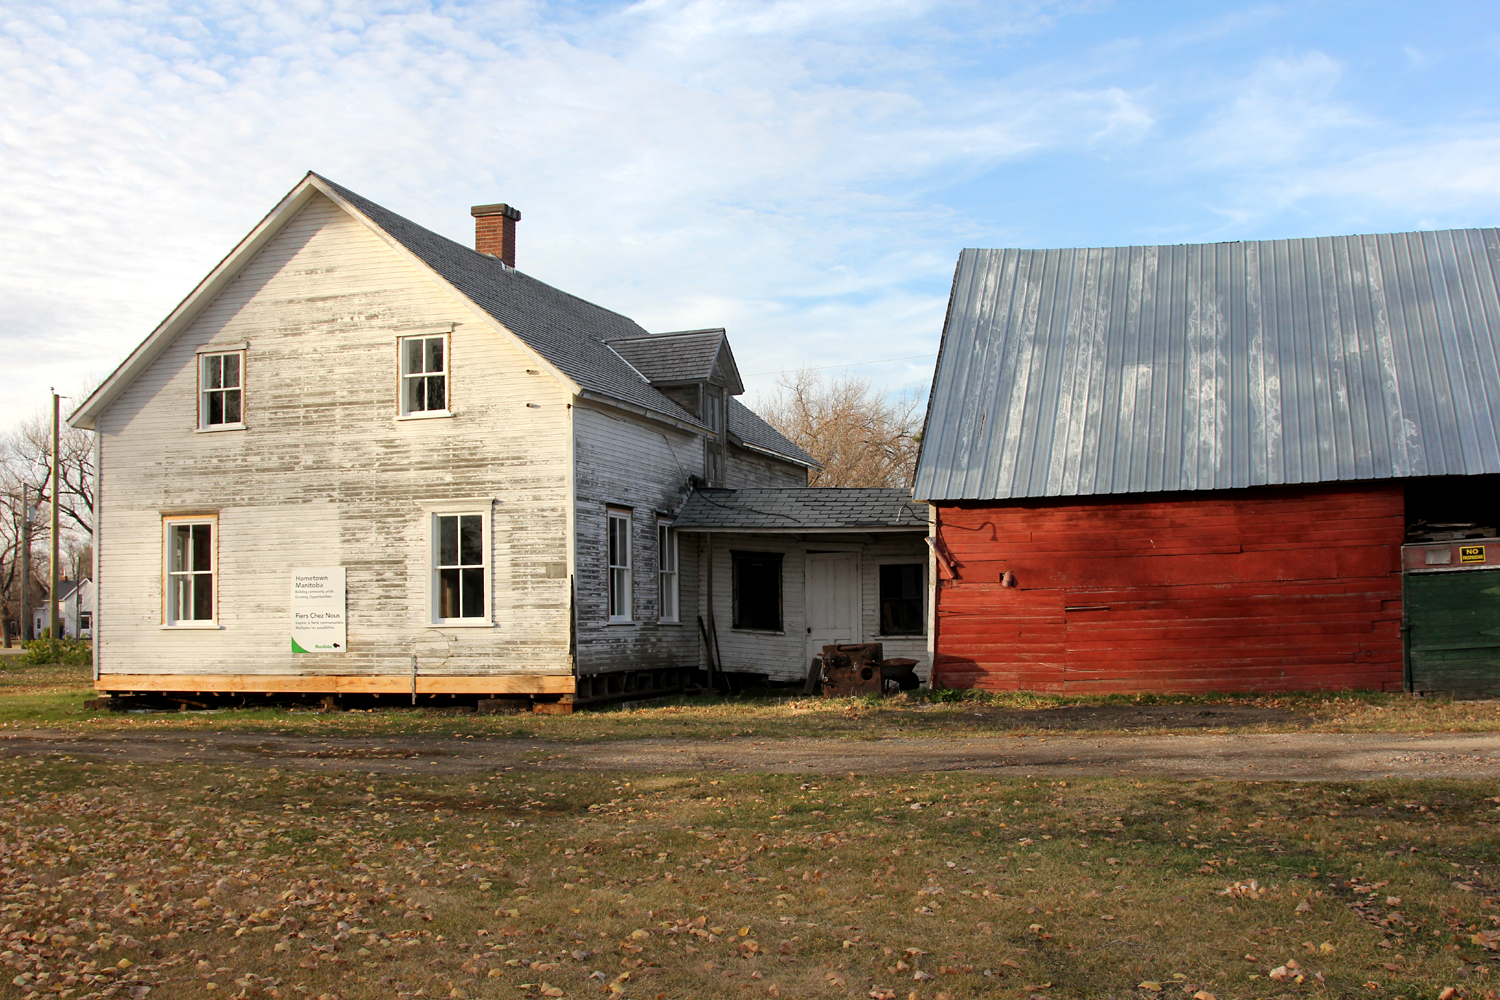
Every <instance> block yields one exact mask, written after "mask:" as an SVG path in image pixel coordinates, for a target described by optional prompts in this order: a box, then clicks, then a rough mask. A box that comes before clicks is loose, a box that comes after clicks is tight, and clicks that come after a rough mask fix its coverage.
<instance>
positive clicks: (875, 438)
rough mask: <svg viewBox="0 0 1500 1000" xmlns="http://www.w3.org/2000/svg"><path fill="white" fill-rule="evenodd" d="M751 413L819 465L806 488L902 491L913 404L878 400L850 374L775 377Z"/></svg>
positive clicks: (917, 405) (915, 436) (917, 419)
mask: <svg viewBox="0 0 1500 1000" xmlns="http://www.w3.org/2000/svg"><path fill="white" fill-rule="evenodd" d="M756 409H757V412H759V413H760V415H761V416H762V417H764V418H765V420H766V422H767V423H769V424H770V425H771V426H772V427H775V428H776V429H777V430H778V431H780V432H781V433H782V434H784V435H786V437H787V438H788V439H789V440H790V441H791V442H792V443H793V444H796V445H798V446H799V447H801V448H802V449H803V450H804V451H806V452H807V453H808V454H810V455H812V457H813V458H816V459H817V460H818V462H819V463H821V464H822V466H823V468H822V469H815V470H813V472H812V474H811V475H810V476H809V480H808V485H810V486H896V487H905V486H910V485H911V482H912V476H913V474H914V473H915V471H916V467H917V451H918V448H919V446H920V444H921V440H920V439H921V429H922V410H921V399H920V397H919V396H917V395H916V394H915V393H901V394H899V395H896V396H889V395H885V394H882V393H880V392H878V391H877V390H875V389H874V387H872V386H871V385H870V381H869V380H868V379H865V378H861V377H859V376H857V375H842V376H839V377H836V378H825V377H823V376H822V375H819V374H818V373H817V372H813V371H809V370H807V369H803V370H801V371H799V372H796V373H795V374H790V375H783V376H782V377H781V378H780V379H779V380H778V382H777V387H776V391H775V392H774V393H772V394H771V396H770V397H769V398H767V399H761V400H758V401H757V407H756Z"/></svg>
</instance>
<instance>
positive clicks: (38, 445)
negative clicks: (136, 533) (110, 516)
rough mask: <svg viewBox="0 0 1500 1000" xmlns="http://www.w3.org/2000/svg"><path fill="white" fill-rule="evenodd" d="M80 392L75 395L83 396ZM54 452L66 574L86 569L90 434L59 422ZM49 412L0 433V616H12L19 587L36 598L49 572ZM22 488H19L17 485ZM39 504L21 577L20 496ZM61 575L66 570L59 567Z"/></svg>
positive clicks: (89, 536) (91, 474)
mask: <svg viewBox="0 0 1500 1000" xmlns="http://www.w3.org/2000/svg"><path fill="white" fill-rule="evenodd" d="M87 395H88V394H87V393H84V394H83V395H81V396H80V397H79V398H84V397H86V396H87ZM58 455H59V458H60V460H61V461H60V464H59V468H58V497H57V513H58V518H59V522H60V523H59V527H60V531H59V534H60V537H59V539H58V543H59V549H60V556H61V561H62V566H61V567H60V569H63V570H65V571H71V578H72V579H82V578H83V576H85V575H88V573H89V572H91V563H92V560H93V531H94V437H93V434H92V433H91V432H89V431H83V430H78V429H76V428H72V427H67V426H64V427H63V428H62V431H61V434H60V437H59V443H58ZM51 464H52V414H51V412H50V409H49V410H48V411H47V412H43V413H38V414H36V415H35V416H33V417H31V418H30V419H28V420H25V421H23V422H22V423H21V424H20V425H19V426H17V427H16V428H15V429H13V430H11V431H9V432H6V433H4V434H0V622H9V621H11V620H13V619H15V618H16V616H17V614H18V612H19V609H20V599H21V587H22V586H23V584H24V585H27V586H29V588H30V589H29V592H28V593H29V596H30V597H31V598H32V599H33V600H34V601H39V600H40V598H41V596H42V594H43V593H45V581H46V578H47V576H48V574H49V572H50V571H49V568H48V565H47V552H48V551H49V545H48V541H49V536H48V531H49V528H50V521H51V512H50V509H49V505H50V504H51V503H52V502H53V497H52V481H51V478H50V475H51ZM23 486H24V487H26V488H27V489H26V490H24V491H23V489H22V487H23ZM23 492H25V493H26V494H28V496H29V500H30V503H31V504H32V505H34V506H36V507H37V508H39V511H38V516H37V517H36V520H35V521H34V522H33V523H32V531H31V571H32V579H31V580H30V581H22V580H21V570H20V564H21V538H20V534H21V532H20V524H21V497H22V493H23ZM64 575H69V573H68V572H65V573H64Z"/></svg>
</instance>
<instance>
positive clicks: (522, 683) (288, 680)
mask: <svg viewBox="0 0 1500 1000" xmlns="http://www.w3.org/2000/svg"><path fill="white" fill-rule="evenodd" d="M575 687H576V680H575V678H573V677H572V676H571V675H567V674H563V675H555V674H497V675H495V676H492V677H484V676H480V677H474V676H453V675H450V676H443V675H441V674H427V675H423V674H418V675H417V678H416V693H417V694H419V695H424V694H426V695H431V694H455V695H480V696H495V695H522V694H542V695H557V694H566V695H571V694H573V692H574V690H575ZM94 689H95V690H97V691H104V692H109V693H111V694H129V693H132V692H140V693H148V692H149V693H153V694H155V693H165V692H172V693H175V694H183V693H189V692H192V693H198V694H411V693H412V678H411V676H410V675H407V676H402V675H400V674H373V675H358V674H318V675H300V676H299V675H289V674H283V675H275V674H259V675H257V674H217V675H216V674H198V675H194V674H103V675H101V676H100V677H99V679H98V680H96V681H95V682H94Z"/></svg>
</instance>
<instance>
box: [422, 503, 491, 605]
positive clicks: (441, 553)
mask: <svg viewBox="0 0 1500 1000" xmlns="http://www.w3.org/2000/svg"><path fill="white" fill-rule="evenodd" d="M484 522H485V517H484V515H483V514H435V515H433V529H434V532H433V533H434V535H435V536H436V537H435V539H434V541H435V543H436V544H435V545H434V549H435V552H434V556H435V558H434V560H433V586H434V591H435V593H434V602H433V603H434V605H435V608H434V612H433V619H434V620H435V621H440V622H441V621H462V620H470V621H482V620H485V619H487V618H488V617H489V604H488V602H487V600H486V598H485V589H486V587H485V585H486V582H487V577H488V573H487V570H488V562H487V557H488V554H489V547H488V546H487V545H486V544H485V537H484V536H485V530H484V527H485V525H484Z"/></svg>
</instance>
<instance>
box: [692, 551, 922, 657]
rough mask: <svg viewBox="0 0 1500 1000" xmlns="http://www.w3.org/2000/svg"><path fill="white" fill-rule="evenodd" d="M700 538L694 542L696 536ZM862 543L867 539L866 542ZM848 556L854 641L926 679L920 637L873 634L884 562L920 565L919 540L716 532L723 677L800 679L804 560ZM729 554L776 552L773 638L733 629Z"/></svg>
mask: <svg viewBox="0 0 1500 1000" xmlns="http://www.w3.org/2000/svg"><path fill="white" fill-rule="evenodd" d="M700 537H701V536H700ZM866 537H867V536H866ZM834 549H837V550H842V551H854V552H856V553H857V554H858V556H859V567H860V569H859V580H860V582H859V586H860V602H859V605H860V633H861V634H860V635H857V636H855V638H854V641H855V642H879V643H882V644H883V646H884V653H885V655H886V656H887V657H896V656H900V657H910V658H911V659H915V660H918V661H919V664H918V666H917V672H918V674H920V675H921V676H923V677H926V676H927V663H928V659H929V658H928V653H927V639H926V637H925V636H883V635H881V634H880V570H879V566H880V565H881V564H883V563H897V562H900V563H904V562H912V563H920V564H922V565H923V566H924V567H925V565H926V562H927V545H926V543H925V542H924V541H922V538H921V537H920V536H912V535H901V536H894V537H886V538H880V539H879V540H877V541H874V542H866V541H850V540H849V536H827V537H826V538H824V539H821V540H820V539H816V538H811V539H805V540H802V539H792V538H787V537H777V536H765V535H732V534H715V535H714V536H713V566H714V579H713V588H712V590H713V615H714V624H715V625H716V627H717V629H718V635H719V643H718V645H719V654H720V656H721V658H722V662H723V667H724V669H725V670H729V671H748V672H751V673H763V674H767V675H769V676H770V678H771V679H772V680H778V681H790V680H800V679H802V678H803V677H805V676H806V675H807V668H808V661H809V659H810V656H809V653H808V650H807V615H806V610H805V603H804V602H805V599H806V598H805V592H806V555H807V552H808V551H809V550H812V551H829V550H834ZM734 552H779V553H781V554H782V563H781V576H782V579H781V587H782V590H781V617H782V631H781V632H780V633H770V632H760V631H748V630H740V629H736V628H734V597H733V587H734V577H733V555H732V553H734ZM699 586H700V589H701V591H702V593H703V604H702V607H703V609H704V611H703V613H705V614H706V613H707V611H706V608H707V591H708V589H709V588H708V586H707V582H706V581H704V582H701V583H700V584H699Z"/></svg>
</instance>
